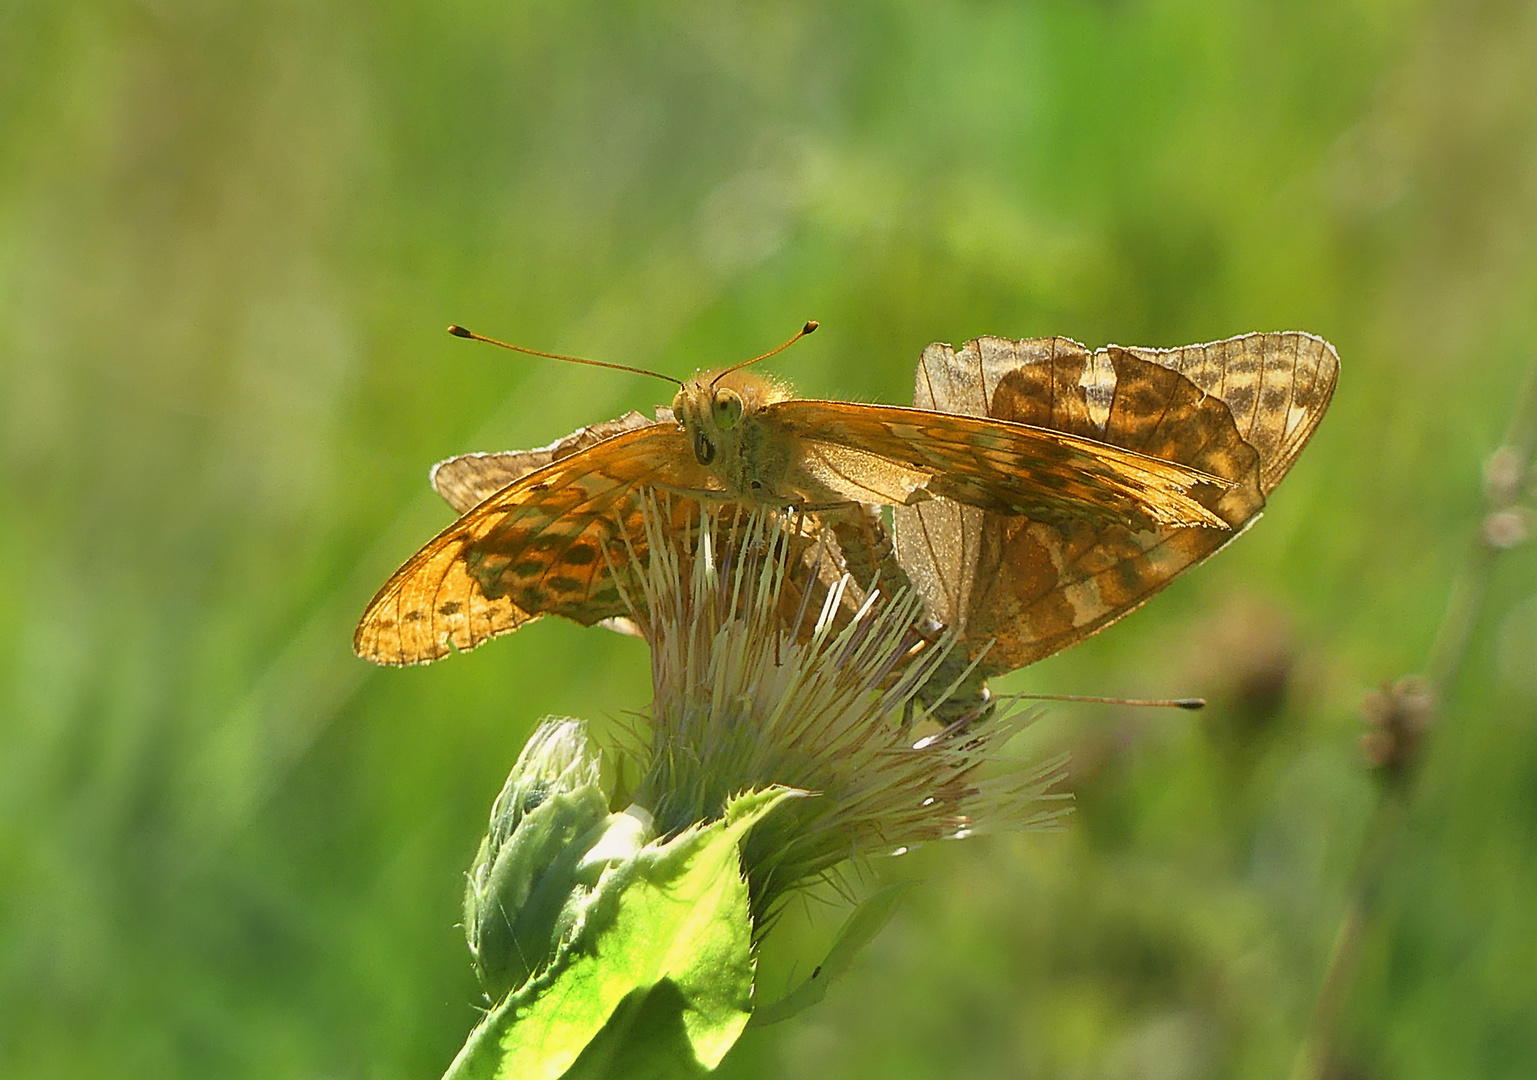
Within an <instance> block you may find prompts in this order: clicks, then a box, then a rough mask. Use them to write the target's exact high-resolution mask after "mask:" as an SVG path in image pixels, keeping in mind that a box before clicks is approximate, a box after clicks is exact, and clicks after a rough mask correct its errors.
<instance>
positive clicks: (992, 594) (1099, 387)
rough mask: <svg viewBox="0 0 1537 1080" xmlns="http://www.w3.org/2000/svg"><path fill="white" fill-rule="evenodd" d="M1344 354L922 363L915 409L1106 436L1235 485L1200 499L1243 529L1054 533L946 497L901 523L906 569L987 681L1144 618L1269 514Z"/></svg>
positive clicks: (931, 357) (1265, 337)
mask: <svg viewBox="0 0 1537 1080" xmlns="http://www.w3.org/2000/svg"><path fill="white" fill-rule="evenodd" d="M1337 371H1338V359H1337V358H1336V356H1335V353H1334V350H1333V348H1331V347H1330V346H1329V344H1328V343H1327V342H1325V341H1323V340H1321V339H1319V338H1316V337H1313V336H1312V335H1309V334H1302V333H1276V334H1246V335H1244V336H1242V337H1237V338H1232V339H1229V340H1227V341H1219V342H1214V343H1212V344H1210V345H1194V346H1189V347H1187V348H1183V349H1174V350H1168V351H1163V350H1153V349H1123V348H1120V347H1116V346H1112V347H1110V348H1106V349H1101V350H1099V351H1098V352H1094V353H1091V352H1090V351H1089V350H1088V349H1086V348H1084V347H1083V346H1082V345H1079V344H1078V343H1077V342H1075V341H1070V340H1068V339H1066V338H1039V339H1030V340H1025V341H1009V340H1005V339H1002V338H994V337H985V338H978V339H977V340H974V341H971V342H968V343H967V344H966V345H965V347H963V348H962V349H961V350H960V351H959V352H957V351H955V350H954V349H952V348H951V347H949V346H946V345H933V346H930V347H929V348H928V349H927V350H925V351H924V354H923V359H922V360H921V361H920V363H919V367H918V378H917V390H916V394H915V403H916V404H917V405H919V406H921V407H924V408H931V409H939V410H954V411H958V412H966V413H970V414H973V415H987V416H993V417H997V418H999V419H1006V420H1015V421H1018V422H1021V423H1025V424H1032V425H1037V426H1041V427H1049V428H1052V429H1054V430H1059V431H1063V432H1066V433H1068V434H1072V435H1076V436H1080V437H1083V438H1087V439H1097V440H1102V441H1104V442H1107V443H1110V444H1112V445H1114V446H1118V447H1123V448H1125V449H1128V450H1133V451H1136V452H1138V453H1140V454H1145V455H1147V456H1149V457H1152V458H1157V459H1160V460H1163V461H1169V462H1175V463H1178V464H1181V465H1185V466H1188V467H1190V468H1193V469H1196V470H1199V471H1201V472H1203V473H1209V474H1212V475H1214V476H1218V477H1221V478H1223V479H1224V480H1226V481H1228V482H1229V483H1230V484H1231V486H1230V487H1229V488H1228V489H1227V490H1226V491H1217V490H1215V489H1212V488H1205V489H1201V488H1198V489H1196V490H1195V492H1194V493H1193V494H1194V495H1195V497H1196V498H1197V499H1199V500H1200V501H1201V503H1202V505H1203V506H1204V507H1205V508H1206V509H1207V510H1209V511H1210V512H1211V513H1212V514H1214V515H1215V516H1217V517H1219V518H1220V519H1221V520H1222V521H1223V522H1225V523H1226V524H1227V525H1228V526H1229V527H1230V529H1231V530H1232V531H1223V530H1216V529H1207V528H1190V527H1180V526H1170V525H1153V526H1151V527H1148V528H1143V529H1135V530H1134V529H1130V528H1127V527H1126V526H1125V525H1122V524H1114V523H1112V524H1108V525H1106V524H1100V523H1095V522H1093V521H1089V520H1077V521H1055V522H1050V521H1044V520H1039V519H1037V518H1034V517H1030V516H1023V517H1021V516H1005V515H1000V514H994V513H989V512H987V511H984V510H981V509H977V508H975V507H971V506H965V505H962V504H959V503H955V502H951V501H948V500H936V501H934V502H930V503H922V504H919V505H916V506H911V507H898V508H897V510H896V544H897V553H898V558H899V559H900V561H901V563H902V565H903V567H904V569H905V570H906V571H907V573H908V575H909V577H910V578H911V579H912V581H913V582H914V584H915V585H916V586H917V587H918V588H919V589H920V590H921V591H922V592H923V593H924V595H925V596H926V597H927V598H928V600H929V603H930V609H931V612H932V614H933V615H934V617H935V618H936V619H937V620H939V621H940V622H943V623H946V624H947V625H950V626H953V627H956V628H957V629H959V630H960V631H961V633H962V635H963V640H964V642H965V643H966V646H967V649H968V652H969V653H970V654H971V655H972V656H973V657H975V656H977V655H980V654H981V653H982V652H983V650H984V649H985V650H986V655H985V658H984V659H983V661H982V664H981V666H980V672H981V673H982V674H983V675H986V674H998V673H1001V672H1005V671H1010V670H1013V669H1014V668H1017V667H1023V666H1024V665H1026V664H1029V663H1032V662H1034V661H1036V660H1039V659H1041V658H1042V657H1045V656H1049V655H1051V654H1052V653H1054V652H1057V651H1059V650H1061V649H1064V648H1066V647H1067V646H1069V645H1071V644H1073V643H1074V642H1076V641H1079V640H1081V639H1083V638H1085V637H1087V636H1089V635H1090V634H1093V633H1094V632H1096V631H1098V630H1100V629H1103V628H1104V627H1105V626H1108V625H1109V624H1110V623H1112V622H1114V621H1115V620H1116V619H1118V618H1120V617H1121V616H1123V615H1125V614H1127V613H1128V612H1130V611H1132V610H1134V609H1135V608H1136V607H1137V606H1138V605H1140V604H1141V603H1143V602H1144V601H1145V600H1147V598H1148V597H1150V596H1152V595H1153V594H1154V593H1156V592H1157V591H1158V590H1159V589H1161V588H1163V587H1164V586H1165V585H1167V584H1168V583H1169V582H1170V581H1171V580H1173V578H1174V577H1175V576H1177V575H1178V574H1180V573H1181V572H1182V571H1184V570H1186V569H1188V568H1189V567H1191V566H1193V565H1195V563H1197V562H1199V561H1200V560H1202V559H1204V558H1205V557H1206V556H1208V555H1210V554H1211V553H1212V552H1214V551H1216V550H1217V548H1219V547H1221V546H1222V545H1223V544H1224V543H1226V542H1227V541H1228V540H1230V539H1231V538H1232V537H1233V536H1235V535H1236V534H1237V532H1238V531H1240V530H1241V529H1242V528H1243V527H1244V526H1245V525H1246V524H1247V523H1248V522H1249V521H1251V520H1252V519H1253V518H1254V516H1255V515H1256V514H1258V513H1259V511H1260V509H1261V508H1262V507H1263V506H1264V504H1265V497H1266V496H1267V495H1268V494H1269V493H1270V492H1271V491H1272V490H1273V489H1274V488H1275V485H1276V484H1277V483H1278V482H1279V481H1280V479H1281V477H1282V476H1283V475H1284V474H1285V472H1286V470H1287V468H1289V467H1290V465H1291V463H1292V461H1293V460H1295V458H1296V456H1297V453H1298V452H1299V451H1300V450H1301V449H1302V446H1303V444H1305V443H1306V442H1307V439H1308V437H1309V436H1310V435H1311V434H1312V432H1313V429H1314V428H1315V427H1316V426H1317V423H1318V420H1319V418H1320V417H1321V416H1322V415H1323V411H1324V409H1325V408H1326V407H1327V405H1328V402H1329V397H1330V395H1331V394H1332V392H1333V389H1334V383H1335V379H1336V376H1337Z"/></svg>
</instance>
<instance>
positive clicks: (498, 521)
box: [353, 323, 1233, 664]
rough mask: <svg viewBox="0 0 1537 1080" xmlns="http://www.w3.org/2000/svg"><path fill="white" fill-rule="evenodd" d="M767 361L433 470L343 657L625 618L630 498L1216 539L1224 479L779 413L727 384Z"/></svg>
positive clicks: (934, 421) (1073, 436) (1071, 436)
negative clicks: (536, 445)
mask: <svg viewBox="0 0 1537 1080" xmlns="http://www.w3.org/2000/svg"><path fill="white" fill-rule="evenodd" d="M815 328H816V324H815V323H807V324H806V327H805V328H804V329H803V330H802V331H801V332H800V334H797V335H796V337H794V338H791V340H790V342H786V343H785V345H782V346H780V349H783V348H785V347H787V346H788V345H789V344H791V343H793V342H794V341H795V340H797V339H798V338H799V337H801V336H802V335H804V334H807V333H810V332H811V331H812V330H814V329H815ZM451 330H452V331H453V332H455V333H458V334H460V336H467V337H477V336H478V335H473V334H470V333H469V332H468V331H463V330H460V329H459V328H457V327H454V328H451ZM486 340H489V339H486ZM496 344H501V343H500V342H497V343H496ZM520 351H525V352H532V351H533V350H520ZM778 351H779V349H775V350H773V351H772V352H770V353H765V354H764V356H763V357H756V358H754V360H751V361H746V362H744V363H743V364H738V365H736V366H735V367H731V368H727V369H725V370H722V371H716V372H706V373H703V374H700V375H696V376H695V377H694V378H692V379H690V380H689V381H688V382H679V383H678V385H679V390H678V393H677V395H676V396H675V397H674V399H673V403H672V408H671V410H670V411H669V412H662V413H661V415H659V417H658V419H657V421H656V422H648V421H646V420H645V418H644V417H641V416H639V415H638V414H631V416H630V417H627V418H623V419H621V420H618V421H613V422H611V423H610V424H605V425H598V426H596V427H594V428H586V429H583V430H582V431H579V432H577V433H575V434H574V435H572V436H569V437H568V438H567V439H565V440H562V441H561V442H559V443H555V444H552V445H551V446H549V447H546V448H544V449H542V450H539V451H533V452H527V453H525V454H511V455H470V456H468V457H465V458H459V459H453V460H451V461H449V462H445V463H444V464H443V465H440V466H439V467H438V468H437V469H436V470H435V471H434V477H433V479H434V484H435V485H436V486H437V487H438V489H439V490H440V491H441V492H442V493H443V494H444V495H445V497H446V498H448V499H449V501H450V502H451V503H453V504H455V505H456V508H459V507H463V508H464V513H463V516H462V517H460V518H459V519H458V520H457V521H455V522H454V523H453V524H452V525H450V526H449V527H448V528H446V529H445V530H443V532H441V533H439V534H438V535H437V536H436V537H434V538H433V539H432V540H431V541H429V542H428V544H427V545H426V546H425V547H423V548H422V550H421V551H419V552H418V553H417V554H416V555H415V556H413V557H412V558H411V559H410V560H409V561H407V562H406V564H405V565H404V566H402V567H401V568H400V569H399V570H398V571H396V573H395V575H394V576H393V577H391V578H390V580H389V581H388V582H386V583H385V585H384V587H383V588H382V589H380V591H379V593H378V594H377V595H376V596H375V597H374V599H373V601H372V602H371V603H370V604H369V606H368V608H367V610H366V611H365V612H364V614H363V618H362V621H361V622H360V623H359V625H358V629H357V633H356V635H355V636H354V638H353V647H354V648H355V650H356V651H357V653H358V654H359V655H360V656H363V657H365V658H367V659H369V660H373V661H375V662H377V663H384V664H412V663H421V662H424V661H428V660H434V659H437V658H439V657H441V656H444V655H446V654H447V653H449V652H450V651H452V650H455V649H458V650H465V649H471V648H474V647H475V646H476V645H479V644H480V643H481V642H483V641H485V640H487V639H488V638H491V637H494V636H497V635H499V634H503V633H507V632H509V631H511V630H514V629H516V628H517V627H519V626H521V625H522V624H523V623H525V622H527V621H529V620H530V619H532V618H536V617H537V616H539V615H542V614H550V613H553V614H559V615H564V616H566V617H568V618H571V619H575V620H576V621H578V622H581V623H584V624H588V625H591V624H592V623H595V622H599V621H602V620H605V619H611V618H614V617H617V616H623V615H625V614H626V612H627V610H628V606H627V605H628V601H627V600H626V599H625V590H624V581H623V577H624V576H625V574H627V573H628V570H627V569H626V568H627V567H628V566H629V565H630V564H631V563H632V562H633V561H635V560H638V559H644V557H645V555H646V552H645V548H644V533H645V530H644V523H643V517H642V511H641V504H640V500H639V496H640V494H641V492H642V491H644V490H645V489H648V488H650V489H655V490H660V491H663V492H667V493H671V494H673V495H676V496H680V498H677V499H674V500H671V502H670V504H669V505H670V507H671V509H670V510H669V511H668V512H669V513H671V514H673V515H674V519H673V520H672V521H670V522H665V523H664V525H665V526H666V527H668V528H672V529H676V530H678V531H682V530H685V529H687V528H689V527H690V521H692V520H696V517H695V515H694V512H693V510H694V508H693V506H692V503H693V502H696V501H711V502H728V503H730V502H734V503H738V504H744V505H749V506H752V505H768V506H782V507H790V508H798V509H801V510H805V511H809V512H813V513H824V514H826V513H830V514H832V515H834V516H837V515H839V514H841V513H845V512H849V511H855V510H856V508H858V507H860V506H862V505H865V504H881V503H884V504H889V505H896V506H911V505H914V504H918V503H922V502H925V501H927V500H935V499H943V500H946V501H947V502H952V503H955V504H958V505H963V506H967V507H972V508H975V509H977V510H979V511H983V512H986V513H990V514H995V515H1002V516H1008V517H1017V518H1021V519H1028V520H1029V521H1035V522H1043V523H1049V524H1053V525H1058V526H1061V527H1063V528H1064V529H1069V528H1073V527H1076V526H1077V525H1079V524H1082V525H1084V526H1087V527H1094V528H1098V529H1111V528H1115V527H1120V528H1123V529H1125V530H1128V531H1130V532H1134V533H1138V534H1141V533H1146V532H1148V531H1150V530H1158V529H1174V528H1181V529H1183V528H1192V529H1199V530H1210V531H1212V532H1213V533H1214V534H1218V535H1222V534H1225V533H1226V531H1227V530H1228V529H1229V528H1230V527H1231V526H1230V522H1228V521H1227V520H1226V519H1224V518H1223V517H1222V516H1221V515H1220V514H1219V513H1216V512H1214V510H1213V509H1212V504H1214V500H1217V499H1219V498H1220V495H1221V493H1222V492H1225V491H1227V490H1228V489H1229V488H1230V487H1231V486H1232V483H1233V482H1232V481H1231V480H1229V479H1227V478H1225V477H1223V476H1220V475H1217V474H1214V473H1210V472H1207V471H1205V470H1202V469H1200V468H1198V467H1193V466H1191V465H1187V464H1182V463H1180V462H1178V461H1174V460H1166V459H1161V458H1159V457H1156V456H1151V455H1148V454H1146V453H1143V452H1140V451H1138V450H1135V449H1128V448H1126V447H1121V446H1117V445H1115V444H1114V443H1113V442H1110V441H1107V440H1105V439H1104V438H1101V437H1098V436H1097V435H1096V434H1093V433H1090V434H1087V435H1085V434H1079V433H1076V432H1073V431H1067V430H1060V429H1057V428H1054V427H1052V426H1050V425H1031V424H1024V423H1019V422H1017V421H1014V420H1011V419H998V418H993V417H989V416H986V415H981V414H977V415H963V414H959V413H956V412H947V411H935V410H933V409H924V408H903V407H899V406H890V405H864V404H855V403H850V402H841V401H815V400H804V399H797V398H794V397H792V396H791V395H790V393H789V391H788V390H787V389H786V388H785V387H783V386H782V385H781V384H779V383H776V382H774V381H773V380H770V379H767V378H763V377H760V376H757V375H755V374H753V373H750V372H745V371H742V370H741V369H742V368H744V367H746V366H747V364H750V363H754V362H756V361H757V360H761V359H763V358H764V357H767V356H771V355H773V353H775V352H778ZM537 355H552V354H537ZM563 359H571V358H563ZM582 362H589V363H590V362H591V361H582ZM599 366H604V367H616V366H618V365H609V364H599ZM630 370H638V369H630ZM647 374H656V373H654V372H647ZM659 377H661V378H668V376H659ZM671 381H674V382H678V380H671ZM545 455H548V459H547V460H546V458H545ZM526 467H532V471H527V472H522V470H523V469H524V468H526ZM498 484H501V485H502V486H499V487H498V486H496V485H498ZM477 499H478V500H479V501H474V500H477ZM616 573H617V576H616Z"/></svg>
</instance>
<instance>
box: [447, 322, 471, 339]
mask: <svg viewBox="0 0 1537 1080" xmlns="http://www.w3.org/2000/svg"><path fill="white" fill-rule="evenodd" d="M448 332H449V333H450V334H452V335H454V337H474V336H475V335H474V334H472V333H470V332H469V331H468V330H466V329H465V328H464V327H462V326H460V325H459V324H458V323H449V324H448Z"/></svg>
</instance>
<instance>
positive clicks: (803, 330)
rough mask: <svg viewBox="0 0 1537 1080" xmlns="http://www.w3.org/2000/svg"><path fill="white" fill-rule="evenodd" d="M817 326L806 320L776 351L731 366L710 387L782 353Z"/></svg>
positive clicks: (814, 321)
mask: <svg viewBox="0 0 1537 1080" xmlns="http://www.w3.org/2000/svg"><path fill="white" fill-rule="evenodd" d="M818 325H819V324H818V323H817V321H816V320H815V319H807V320H806V325H805V326H803V327H801V328H800V329H799V330H798V331H796V333H795V336H794V337H792V338H791V339H790V340H789V341H787V342H785V343H784V344H783V345H781V346H779V347H778V348H777V349H770V350H769V351H768V352H766V353H764V354H763V355H762V356H755V357H753V358H752V359H751V360H743V361H742V362H741V363H740V364H732V365H731V366H730V367H728V368H727V369H726V370H725V371H722V372H721V373H720V374H719V375H717V376H715V378H713V379H711V380H710V385H711V386H714V385H715V384H716V383H718V382H720V381H721V380H722V379H724V378H725V377H726V376H727V375H730V374H731V373H732V372H733V371H736V370H738V369H739V368H744V367H746V366H747V365H749V364H756V363H757V362H758V361H759V360H767V359H768V358H769V357H771V356H773V355H775V354H776V353H782V352H784V351H785V350H786V349H788V348H789V347H790V346H791V345H794V344H795V343H796V342H797V341H799V340H800V339H801V338H803V337H805V336H806V335H807V334H810V333H813V332H814V331H815V330H816V328H817V326H818Z"/></svg>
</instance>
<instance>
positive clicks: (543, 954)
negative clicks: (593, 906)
mask: <svg viewBox="0 0 1537 1080" xmlns="http://www.w3.org/2000/svg"><path fill="white" fill-rule="evenodd" d="M608 817H609V813H608V797H607V795H606V794H605V793H604V791H603V786H602V781H601V776H600V765H599V759H598V756H597V754H596V753H595V752H594V751H593V750H592V748H591V747H590V745H589V743H588V740H587V733H586V730H585V725H583V723H582V722H581V721H579V720H546V721H545V722H544V723H543V724H542V725H541V726H540V727H539V729H538V730H537V731H536V732H535V733H534V735H533V737H532V738H530V739H529V741H528V744H527V745H526V746H524V748H523V752H522V753H521V754H519V755H518V761H517V764H515V765H514V766H513V767H512V772H511V774H509V775H508V777H507V783H506V784H505V785H504V786H503V787H502V792H501V794H500V795H498V796H497V798H496V801H495V802H494V803H493V804H492V806H491V826H490V830H489V832H488V833H487V834H486V837H485V839H483V840H482V841H481V842H480V850H479V852H477V853H476V856H475V862H474V864H473V865H472V866H471V867H470V871H469V873H468V874H467V875H465V889H464V936H465V940H466V941H467V942H468V943H469V947H470V955H471V956H472V957H474V961H475V973H476V975H478V976H479V978H480V984H481V987H482V988H483V989H484V990H485V992H486V996H487V997H488V998H490V999H491V1000H492V1001H497V1000H500V999H501V998H502V997H504V996H505V995H506V994H507V993H508V992H509V991H511V990H515V989H516V988H517V987H519V986H521V985H522V984H523V983H524V982H526V981H527V980H528V978H529V977H530V976H532V975H533V974H535V973H536V972H538V971H539V969H540V968H542V967H543V966H544V965H545V964H546V963H547V962H548V961H549V960H550V959H551V958H552V957H553V955H554V952H555V949H556V946H557V945H558V944H559V943H560V938H561V934H562V928H563V927H565V926H566V925H568V924H569V922H570V921H571V918H572V911H571V909H572V907H573V906H574V905H575V904H576V903H578V902H579V901H580V899H581V898H582V897H584V896H585V895H586V892H587V889H586V887H585V886H584V885H583V884H582V883H581V881H580V880H579V879H580V878H581V877H582V876H583V873H582V868H581V865H580V864H581V862H582V860H583V857H584V856H585V855H586V854H587V852H588V850H589V849H590V848H591V847H592V846H593V844H594V843H596V842H597V840H598V839H599V838H600V837H601V835H602V834H603V832H604V828H605V823H606V822H607V820H608Z"/></svg>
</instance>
